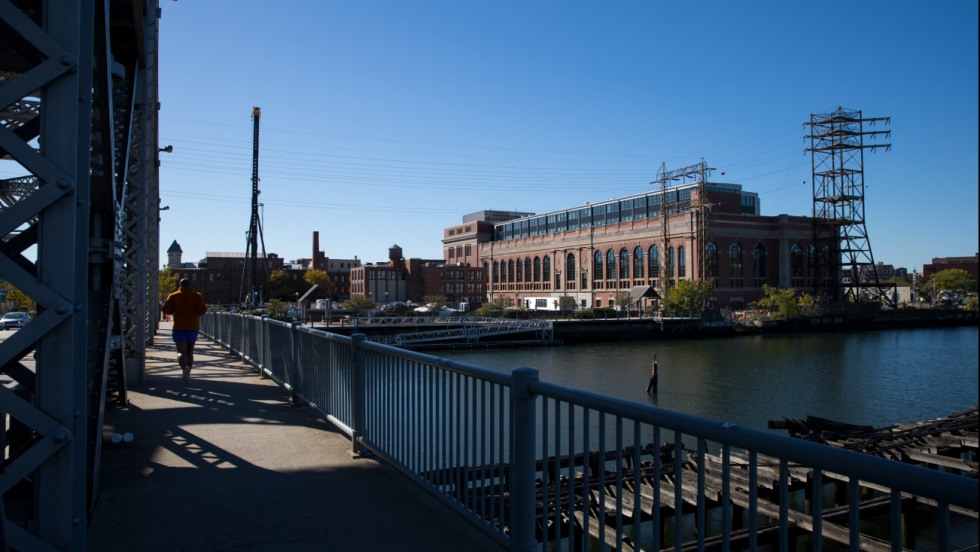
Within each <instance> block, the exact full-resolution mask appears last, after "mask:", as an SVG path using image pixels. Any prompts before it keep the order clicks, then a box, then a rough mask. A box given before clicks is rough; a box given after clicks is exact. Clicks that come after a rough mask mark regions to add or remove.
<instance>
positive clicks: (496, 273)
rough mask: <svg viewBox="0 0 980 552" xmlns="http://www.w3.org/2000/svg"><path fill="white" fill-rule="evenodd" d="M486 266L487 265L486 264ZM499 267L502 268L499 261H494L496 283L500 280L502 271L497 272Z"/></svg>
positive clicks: (494, 280)
mask: <svg viewBox="0 0 980 552" xmlns="http://www.w3.org/2000/svg"><path fill="white" fill-rule="evenodd" d="M484 266H486V265H484ZM499 268H500V265H499V263H498V262H497V261H494V262H493V283H495V284H496V283H498V282H500V273H499V272H497V270H498V269H499Z"/></svg>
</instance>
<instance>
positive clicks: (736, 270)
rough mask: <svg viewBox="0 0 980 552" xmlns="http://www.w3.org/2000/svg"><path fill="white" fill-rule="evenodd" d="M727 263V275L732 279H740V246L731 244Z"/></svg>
mask: <svg viewBox="0 0 980 552" xmlns="http://www.w3.org/2000/svg"><path fill="white" fill-rule="evenodd" d="M728 261H729V265H728V266H729V270H728V272H729V274H731V277H732V278H741V277H742V246H741V245H739V244H738V243H734V242H733V243H732V245H730V246H729V247H728Z"/></svg>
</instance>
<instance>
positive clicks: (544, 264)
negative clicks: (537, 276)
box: [541, 257, 551, 282]
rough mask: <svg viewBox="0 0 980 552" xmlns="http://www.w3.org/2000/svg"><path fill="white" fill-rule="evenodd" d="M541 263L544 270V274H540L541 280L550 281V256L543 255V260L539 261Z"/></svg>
mask: <svg viewBox="0 0 980 552" xmlns="http://www.w3.org/2000/svg"><path fill="white" fill-rule="evenodd" d="M541 264H542V267H543V270H544V274H543V275H542V276H541V281H542V282H550V281H551V257H545V258H544V260H543V261H541Z"/></svg>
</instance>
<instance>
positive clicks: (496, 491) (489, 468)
mask: <svg viewBox="0 0 980 552" xmlns="http://www.w3.org/2000/svg"><path fill="white" fill-rule="evenodd" d="M202 328H203V332H204V333H205V334H206V335H208V336H211V337H212V338H213V339H214V340H215V341H217V342H219V343H221V344H222V345H224V346H226V347H228V348H230V349H231V350H232V351H234V352H236V353H238V354H240V355H242V358H243V359H244V360H245V361H247V362H249V363H251V364H252V365H253V366H254V367H255V368H256V369H257V370H259V371H260V372H261V373H262V374H265V375H267V376H270V377H272V378H274V379H275V380H276V381H277V382H279V383H280V384H281V385H282V386H283V387H285V388H286V389H288V390H289V391H290V392H291V393H292V395H293V397H294V398H295V399H296V400H299V401H304V402H306V403H308V404H309V405H310V406H312V407H314V408H316V409H317V410H319V411H320V412H321V413H323V414H324V415H325V416H326V417H327V418H328V419H329V420H331V421H332V422H333V423H334V424H336V425H337V426H338V427H339V428H341V429H342V430H343V431H344V432H346V434H347V435H349V436H350V437H351V442H352V448H353V450H354V452H355V453H367V452H370V453H372V454H374V455H376V456H378V457H379V458H381V459H383V460H384V461H386V462H388V463H390V464H391V465H392V466H394V467H395V468H396V469H398V470H399V471H401V472H402V473H404V474H405V475H406V476H408V477H410V478H412V479H413V480H414V481H415V482H417V483H418V484H419V485H420V486H421V487H422V488H424V489H426V490H427V491H429V492H431V493H432V494H433V495H434V496H436V497H438V498H439V499H440V500H441V501H442V502H444V503H445V504H446V505H448V506H449V507H451V508H453V509H454V510H455V511H457V512H458V513H459V514H460V515H462V516H463V517H464V518H465V519H467V520H468V521H470V522H471V523H473V524H474V525H475V526H477V527H478V528H480V529H482V530H483V531H484V532H486V533H487V534H488V535H489V536H490V537H491V538H493V539H494V540H496V541H497V542H498V543H500V544H501V545H502V546H504V547H507V548H509V549H510V550H520V551H530V550H538V549H540V550H569V551H571V550H576V551H577V550H584V549H592V548H593V547H598V548H599V549H606V548H607V547H609V548H613V549H615V550H624V549H626V550H634V549H647V550H658V549H661V548H665V547H673V548H674V549H677V550H680V549H682V548H684V549H686V548H688V547H694V548H698V549H704V548H705V547H717V548H720V549H722V550H728V549H730V548H749V549H755V548H756V547H757V546H761V545H772V546H776V547H778V548H779V549H780V550H787V549H790V548H795V547H796V544H797V539H806V540H808V541H809V545H810V547H811V548H812V549H815V550H820V549H822V548H823V547H824V544H825V542H828V543H829V542H830V541H836V542H840V543H841V544H843V545H844V546H846V547H849V548H850V549H852V550H857V549H868V550H875V549H882V550H885V549H888V550H900V549H902V548H903V547H913V548H914V547H916V545H917V546H919V547H921V548H924V549H938V550H949V549H952V548H954V547H961V546H963V545H962V544H961V541H963V540H964V539H965V541H966V543H967V545H975V544H976V542H977V541H976V539H977V537H976V519H977V518H976V512H977V502H978V484H977V483H978V482H977V480H976V479H975V477H976V473H975V470H974V473H973V474H972V478H971V477H967V476H963V475H957V474H953V473H947V472H942V471H938V470H933V469H928V468H924V467H919V466H913V465H909V464H903V463H901V462H896V461H890V460H885V459H882V458H878V457H873V456H870V455H865V454H861V453H856V452H850V451H845V450H841V449H835V448H832V447H828V446H825V445H819V444H815V443H811V442H807V441H803V440H799V439H793V438H789V437H785V436H782V435H775V434H772V433H767V432H763V431H758V430H753V429H749V428H744V427H739V426H734V425H730V424H727V423H723V422H717V421H712V420H707V419H703V418H699V417H695V416H690V415H686V414H681V413H678V412H672V411H669V410H665V409H661V408H656V407H652V406H647V405H640V404H636V403H631V402H627V401H622V400H618V399H614V398H610V397H605V396H601V395H597V394H594V393H589V392H584V391H581V390H576V389H570V388H567V387H563V386H560V385H556V384H553V383H548V382H543V381H539V380H538V375H537V371H536V370H533V369H531V368H526V367H520V368H518V369H516V370H514V371H513V372H512V373H509V374H508V373H503V372H498V371H495V370H489V369H486V368H481V367H478V366H473V365H469V364H466V363H461V362H455V361H451V360H447V359H442V358H438V357H434V356H430V355H426V354H423V353H417V352H412V351H407V350H402V349H397V348H394V347H390V346H387V345H383V344H379V343H372V342H368V341H366V340H365V339H364V336H363V335H354V336H353V337H345V336H339V335H334V334H329V333H326V332H323V331H319V330H315V329H310V328H305V327H302V326H296V325H291V324H287V323H282V322H277V321H273V320H269V319H259V318H254V317H247V316H239V315H230V314H222V313H212V314H208V315H206V316H205V317H204V318H203V320H202ZM975 460H976V459H975V458H974V459H973V461H974V462H975ZM916 505H918V508H919V510H917V509H916V508H917V506H916ZM922 508H928V509H929V513H928V515H926V516H923V515H917V513H916V512H918V514H922V512H921V509H922ZM971 531H972V533H971ZM964 533H965V534H964ZM971 539H972V540H971Z"/></svg>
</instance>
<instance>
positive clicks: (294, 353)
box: [286, 320, 303, 406]
mask: <svg viewBox="0 0 980 552" xmlns="http://www.w3.org/2000/svg"><path fill="white" fill-rule="evenodd" d="M296 326H297V323H296V321H295V320H293V321H292V322H290V323H289V362H288V363H287V365H286V381H288V382H289V387H290V392H289V404H291V405H293V406H296V405H298V404H300V400H299V394H298V392H297V388H298V387H299V386H300V385H302V384H301V382H300V380H301V379H302V376H301V374H302V373H303V370H302V368H300V366H299V362H300V355H299V342H300V339H299V332H298V331H296Z"/></svg>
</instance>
